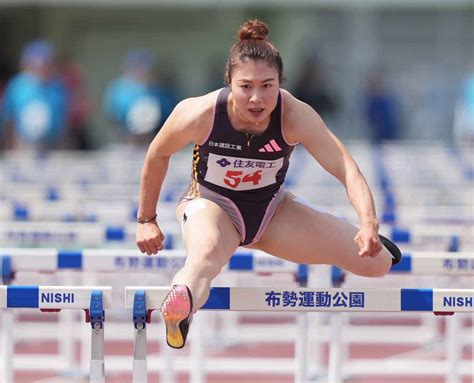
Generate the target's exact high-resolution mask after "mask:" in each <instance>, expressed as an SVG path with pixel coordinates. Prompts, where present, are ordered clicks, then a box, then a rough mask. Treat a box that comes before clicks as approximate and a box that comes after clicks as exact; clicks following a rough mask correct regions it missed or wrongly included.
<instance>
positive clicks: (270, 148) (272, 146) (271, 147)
mask: <svg viewBox="0 0 474 383" xmlns="http://www.w3.org/2000/svg"><path fill="white" fill-rule="evenodd" d="M282 150H283V149H282V148H280V146H278V144H277V142H276V141H275V140H271V141H270V142H269V143H268V144H266V145H265V146H263V147H262V148H260V149H258V151H259V152H260V153H272V152H280V151H282Z"/></svg>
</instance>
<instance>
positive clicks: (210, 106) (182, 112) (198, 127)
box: [172, 90, 220, 142]
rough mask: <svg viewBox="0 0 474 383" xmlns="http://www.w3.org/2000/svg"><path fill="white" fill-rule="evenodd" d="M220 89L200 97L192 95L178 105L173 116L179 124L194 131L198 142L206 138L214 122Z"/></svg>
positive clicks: (193, 134) (193, 133)
mask: <svg viewBox="0 0 474 383" xmlns="http://www.w3.org/2000/svg"><path fill="white" fill-rule="evenodd" d="M219 91H220V90H215V91H213V92H210V93H207V94H205V95H202V96H198V97H190V98H186V99H184V100H182V101H181V102H179V103H178V105H176V107H175V109H174V111H173V113H172V116H173V118H174V119H176V120H177V121H179V124H180V125H181V126H182V127H183V128H184V129H185V130H188V131H190V132H192V136H193V137H195V139H196V140H197V142H200V141H201V140H204V138H205V137H206V136H207V133H208V132H209V129H210V128H211V127H212V124H213V122H214V110H215V104H216V101H217V96H218V95H219Z"/></svg>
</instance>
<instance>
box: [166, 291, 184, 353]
mask: <svg viewBox="0 0 474 383" xmlns="http://www.w3.org/2000/svg"><path fill="white" fill-rule="evenodd" d="M167 301H168V302H167ZM190 311H191V302H190V300H189V297H188V292H187V291H186V287H185V286H183V287H179V288H174V289H173V290H171V291H170V293H169V294H168V296H167V297H166V299H165V301H164V303H163V306H162V307H161V316H162V317H163V321H164V322H165V327H166V342H167V343H168V346H170V347H173V348H183V347H184V337H183V334H182V333H181V329H180V328H179V324H180V323H181V322H182V321H183V320H187V319H188V317H189V315H190Z"/></svg>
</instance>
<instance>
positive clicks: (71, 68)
mask: <svg viewBox="0 0 474 383" xmlns="http://www.w3.org/2000/svg"><path fill="white" fill-rule="evenodd" d="M253 17H258V18H261V19H262V20H264V21H266V22H267V23H268V24H269V27H270V38H271V39H272V40H273V41H274V42H275V44H276V45H277V47H279V49H280V51H281V54H282V56H283V59H284V64H285V73H286V76H287V79H288V81H287V83H286V84H284V87H285V88H287V89H289V90H290V91H292V92H294V94H295V95H296V96H299V97H301V98H302V99H303V100H305V101H307V102H309V103H310V104H311V105H313V106H314V107H315V108H316V110H318V111H319V112H320V113H321V114H322V115H323V117H324V118H325V119H326V121H327V123H328V125H329V127H330V128H331V129H332V130H333V131H334V132H335V133H336V134H337V135H338V136H340V137H342V138H379V137H380V136H381V137H382V138H384V137H387V138H402V139H413V138H415V139H419V138H422V139H440V140H443V141H447V142H449V141H452V139H453V135H454V121H455V110H456V105H457V102H458V101H459V100H460V99H462V98H463V97H467V95H464V94H463V88H464V85H463V84H465V83H466V82H467V79H468V78H469V76H472V73H473V65H474V64H473V60H474V58H473V57H474V49H473V47H474V27H473V24H474V10H473V3H472V1H470V0H453V1H443V0H425V1H392V0H381V1H373V0H366V1H361V0H354V1H337V0H336V1H307V0H306V1H299V0H296V1H291V2H285V1H277V0H273V1H272V0H263V1H260V2H259V5H258V6H256V5H255V4H254V2H250V1H245V0H244V1H206V0H199V1H196V0H194V1H193V0H189V1H186V0H177V1H151V0H150V1H134V2H133V5H130V4H129V3H128V2H126V1H114V0H108V1H94V2H92V1H80V2H74V1H65V0H64V1H8V0H2V1H0V92H5V88H6V87H7V84H8V83H9V81H11V79H12V78H13V77H14V76H15V74H16V73H18V71H20V70H21V68H22V67H24V65H22V64H21V56H22V52H23V51H24V49H25V47H26V46H27V44H28V43H30V42H31V41H34V40H38V39H42V40H43V41H46V42H48V43H50V44H51V46H52V47H53V48H54V50H55V56H54V59H53V63H54V64H52V65H54V69H53V72H54V75H57V76H61V77H62V81H63V82H65V83H66V88H67V89H66V91H67V92H68V93H69V94H70V95H71V93H72V97H70V99H69V106H68V108H69V110H70V112H71V109H73V110H74V111H75V113H76V114H75V119H76V120H74V117H72V118H71V116H70V118H69V119H67V120H66V121H67V123H66V124H67V125H68V129H69V130H68V131H67V132H68V134H69V135H71V134H76V136H77V135H81V136H83V137H82V139H83V140H85V141H87V142H83V143H82V145H81V144H80V143H77V139H76V142H75V143H73V144H71V142H69V144H70V145H72V146H73V147H74V146H82V147H88V148H98V147H101V146H103V145H106V144H107V143H109V142H111V141H114V140H117V139H118V138H119V136H120V130H118V129H117V124H114V122H115V123H116V122H117V119H116V118H115V117H114V115H113V113H112V114H111V113H110V107H109V108H107V106H106V103H107V102H106V101H105V99H106V93H107V89H108V86H110V84H111V82H112V81H113V80H114V79H116V78H117V77H119V76H120V75H123V72H124V71H125V68H124V67H125V66H126V65H125V63H124V61H125V60H126V57H127V54H130V52H131V51H133V50H137V49H141V50H143V51H146V52H147V54H148V55H149V56H150V57H144V58H142V61H147V60H148V62H146V63H145V65H147V66H148V67H149V69H150V73H151V74H150V75H149V76H150V77H152V78H153V81H154V82H155V83H156V85H157V87H159V88H160V91H162V92H163V93H165V94H166V97H164V98H167V99H166V100H165V101H162V103H166V104H167V105H166V106H164V107H162V109H163V110H162V111H161V114H162V117H165V116H166V114H167V113H168V109H169V108H170V107H172V105H173V104H174V103H175V102H176V101H178V100H180V99H183V98H186V97H191V96H197V95H200V94H203V93H206V92H208V91H211V90H213V89H215V88H218V87H221V86H222V85H223V70H224V65H225V61H226V57H227V51H228V49H229V47H230V46H231V44H232V43H233V42H234V39H235V31H236V29H237V28H238V26H239V25H240V24H241V23H242V21H243V20H246V19H248V18H253ZM138 61H139V60H138ZM131 64H133V63H131ZM141 64H143V62H142V63H141ZM136 65H139V64H136ZM147 70H148V69H147ZM471 84H472V79H471ZM471 88H472V85H471ZM109 90H110V88H109ZM466 92H467V91H466ZM471 92H472V90H471ZM470 97H472V95H471V96H470ZM144 107H146V106H144ZM78 109H79V110H78ZM114 118H115V119H114ZM78 120H80V121H78ZM119 122H120V121H119ZM385 122H386V123H387V125H389V127H386V128H385V130H386V131H384V132H380V131H379V132H375V131H374V130H376V129H377V126H378V125H380V124H383V123H385ZM159 123H160V122H158V124H159ZM74 124H75V126H74V127H72V126H71V125H74ZM60 125H61V126H60V127H58V129H64V126H62V125H64V124H63V123H62V124H60ZM74 130H76V132H75V133H73V131H74ZM77 130H81V133H80V134H79V133H77ZM121 133H123V131H122V132H121Z"/></svg>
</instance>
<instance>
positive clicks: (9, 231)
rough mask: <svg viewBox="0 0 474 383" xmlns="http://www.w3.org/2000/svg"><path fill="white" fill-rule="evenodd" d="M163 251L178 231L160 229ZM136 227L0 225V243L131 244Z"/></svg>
mask: <svg viewBox="0 0 474 383" xmlns="http://www.w3.org/2000/svg"><path fill="white" fill-rule="evenodd" d="M162 230H163V231H164V233H165V243H164V245H165V247H166V248H172V247H173V246H174V243H175V242H176V240H177V238H180V235H181V234H180V229H179V227H178V226H177V225H175V224H173V225H166V224H165V225H162ZM135 231H136V224H132V223H129V224H126V225H107V224H104V223H99V222H89V223H88V222H16V221H5V222H0V243H3V244H12V245H13V246H18V245H19V244H21V245H23V246H25V244H26V245H27V246H31V244H33V245H34V246H47V245H50V246H51V245H53V244H54V245H59V246H68V247H71V246H76V247H77V246H101V245H103V244H104V242H107V243H135Z"/></svg>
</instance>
